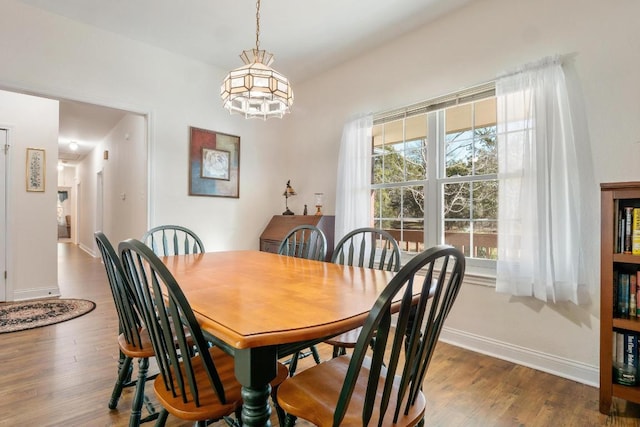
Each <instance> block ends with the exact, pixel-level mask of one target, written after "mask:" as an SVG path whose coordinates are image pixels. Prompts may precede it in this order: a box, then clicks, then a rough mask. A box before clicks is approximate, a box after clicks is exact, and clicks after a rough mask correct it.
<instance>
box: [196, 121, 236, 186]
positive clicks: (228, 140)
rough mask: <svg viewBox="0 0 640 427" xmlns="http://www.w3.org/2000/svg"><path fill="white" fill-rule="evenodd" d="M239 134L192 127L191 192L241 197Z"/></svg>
mask: <svg viewBox="0 0 640 427" xmlns="http://www.w3.org/2000/svg"><path fill="white" fill-rule="evenodd" d="M239 192H240V137H239V136H234V135H228V134H225V133H220V132H214V131H211V130H206V129H199V128H195V127H191V128H190V141H189V195H190V196H210V197H233V198H239V197H240V194H239Z"/></svg>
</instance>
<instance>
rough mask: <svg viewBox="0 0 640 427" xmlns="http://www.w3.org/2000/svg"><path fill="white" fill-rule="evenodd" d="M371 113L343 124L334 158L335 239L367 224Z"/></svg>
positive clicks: (368, 224) (368, 221)
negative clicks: (338, 147)
mask: <svg viewBox="0 0 640 427" xmlns="http://www.w3.org/2000/svg"><path fill="white" fill-rule="evenodd" d="M372 127H373V116H371V115H367V116H364V117H359V118H356V119H354V120H351V121H350V122H348V123H347V124H345V126H344V129H343V131H342V140H341V142H340V155H339V158H338V180H337V188H336V229H335V241H336V242H337V241H338V240H340V239H341V238H342V237H343V236H344V235H345V234H347V233H348V232H349V231H351V230H353V229H355V228H360V227H368V226H370V225H371V130H372Z"/></svg>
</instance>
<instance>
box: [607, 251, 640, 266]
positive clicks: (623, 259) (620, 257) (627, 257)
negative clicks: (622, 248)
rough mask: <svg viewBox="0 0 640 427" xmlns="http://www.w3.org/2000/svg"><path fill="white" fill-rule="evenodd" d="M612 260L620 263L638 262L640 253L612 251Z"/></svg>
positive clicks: (639, 262) (639, 261)
mask: <svg viewBox="0 0 640 427" xmlns="http://www.w3.org/2000/svg"><path fill="white" fill-rule="evenodd" d="M613 262H616V263H621V264H640V255H631V254H616V253H614V254H613Z"/></svg>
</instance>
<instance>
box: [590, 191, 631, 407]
mask: <svg viewBox="0 0 640 427" xmlns="http://www.w3.org/2000/svg"><path fill="white" fill-rule="evenodd" d="M600 190H601V191H600V196H601V200H600V201H601V222H602V223H601V229H600V237H601V238H600V244H601V248H600V412H602V413H604V414H609V413H610V412H611V402H612V398H613V397H617V398H621V399H625V400H628V401H631V402H635V403H640V383H638V385H636V386H628V385H621V384H617V383H616V381H615V378H614V371H615V369H614V363H617V362H616V352H617V353H618V354H620V349H621V348H622V346H620V341H618V347H617V350H616V346H615V345H614V344H615V343H616V335H621V334H623V335H624V342H625V343H626V342H627V336H640V318H639V317H632V316H629V317H627V315H626V314H625V313H624V312H623V311H621V306H624V305H625V301H627V299H626V297H625V296H621V295H620V294H621V293H622V294H623V295H624V293H625V292H624V291H623V290H624V289H626V288H625V287H624V286H623V285H621V284H620V283H619V282H622V283H625V280H623V279H622V276H624V275H628V276H629V277H631V276H634V279H635V278H637V277H638V276H639V275H638V271H640V255H637V254H636V255H634V254H631V253H623V252H624V251H626V250H629V251H630V249H631V247H630V246H631V242H630V241H629V240H628V239H629V237H628V236H629V230H628V229H625V226H626V224H628V223H629V220H628V219H625V221H624V222H623V221H622V219H621V218H623V217H625V215H626V212H628V211H629V209H632V208H640V182H616V183H603V184H601V185H600ZM625 238H627V240H626V241H625ZM626 245H629V247H627V246H626ZM637 285H638V283H636V289H637ZM630 289H631V285H629V294H630V292H631V291H630ZM626 304H627V305H628V306H630V304H629V303H628V301H627V302H626ZM636 304H637V298H636ZM629 309H631V308H629ZM636 339H637V338H636ZM638 342H640V339H639V340H638ZM636 349H637V347H636ZM624 351H625V354H628V353H629V352H627V351H626V350H624ZM636 357H637V356H636ZM636 360H637V359H636ZM637 377H638V373H637V372H636V378H637Z"/></svg>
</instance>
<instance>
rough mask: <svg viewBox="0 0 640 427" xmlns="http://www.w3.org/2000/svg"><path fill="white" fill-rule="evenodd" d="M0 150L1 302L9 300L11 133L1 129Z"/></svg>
mask: <svg viewBox="0 0 640 427" xmlns="http://www.w3.org/2000/svg"><path fill="white" fill-rule="evenodd" d="M0 148H1V149H2V152H3V153H4V156H2V160H1V161H0V301H6V300H7V256H6V255H7V202H6V194H7V188H6V184H7V164H8V159H7V158H8V156H9V149H8V148H9V131H8V130H7V129H0Z"/></svg>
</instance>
